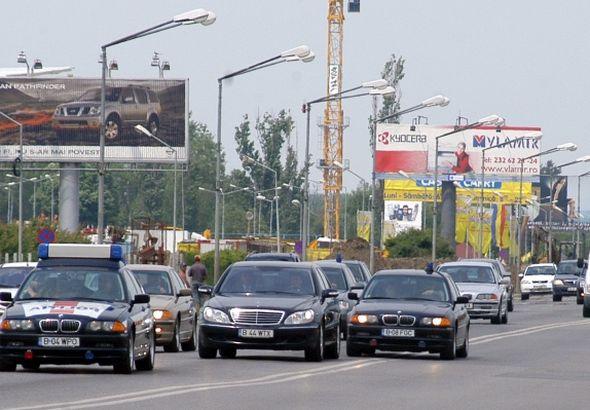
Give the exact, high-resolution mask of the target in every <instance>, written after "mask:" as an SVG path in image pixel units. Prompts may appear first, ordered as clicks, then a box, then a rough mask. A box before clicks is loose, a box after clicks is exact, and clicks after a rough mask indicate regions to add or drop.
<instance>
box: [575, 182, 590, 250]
mask: <svg viewBox="0 0 590 410" xmlns="http://www.w3.org/2000/svg"><path fill="white" fill-rule="evenodd" d="M589 175H590V171H588V172H585V173H583V174H581V175H578V215H577V217H578V227H577V229H576V258H580V257H583V256H580V255H581V252H583V250H582V249H581V247H580V226H579V223H580V218H581V217H582V210H581V200H582V198H581V196H580V181H581V179H582V178H584V177H587V176H589Z"/></svg>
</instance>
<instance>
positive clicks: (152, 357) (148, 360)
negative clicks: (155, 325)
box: [135, 331, 156, 371]
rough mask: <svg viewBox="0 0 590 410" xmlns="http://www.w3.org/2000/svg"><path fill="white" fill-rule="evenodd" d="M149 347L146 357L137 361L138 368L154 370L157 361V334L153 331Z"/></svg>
mask: <svg viewBox="0 0 590 410" xmlns="http://www.w3.org/2000/svg"><path fill="white" fill-rule="evenodd" d="M149 344H150V345H149V347H148V349H149V350H148V354H147V356H146V357H145V358H143V359H140V360H138V361H137V362H136V364H135V365H136V366H137V370H143V371H150V370H154V364H155V362H156V335H155V333H154V332H153V331H152V332H150V341H149Z"/></svg>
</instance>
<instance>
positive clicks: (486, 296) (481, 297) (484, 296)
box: [475, 293, 498, 300]
mask: <svg viewBox="0 0 590 410" xmlns="http://www.w3.org/2000/svg"><path fill="white" fill-rule="evenodd" d="M475 299H477V300H498V295H496V294H495V293H480V294H479V295H477V297H476V298H475Z"/></svg>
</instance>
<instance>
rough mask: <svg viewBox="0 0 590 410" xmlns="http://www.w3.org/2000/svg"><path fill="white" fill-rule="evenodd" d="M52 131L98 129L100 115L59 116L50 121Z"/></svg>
mask: <svg viewBox="0 0 590 410" xmlns="http://www.w3.org/2000/svg"><path fill="white" fill-rule="evenodd" d="M51 126H52V128H53V130H54V131H64V130H92V131H95V130H99V129H100V117H95V116H59V117H54V118H53V120H52V121H51Z"/></svg>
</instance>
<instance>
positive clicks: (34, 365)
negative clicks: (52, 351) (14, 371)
mask: <svg viewBox="0 0 590 410" xmlns="http://www.w3.org/2000/svg"><path fill="white" fill-rule="evenodd" d="M21 366H22V367H23V369H25V370H39V367H41V364H40V363H39V362H34V361H28V362H23V363H21Z"/></svg>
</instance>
